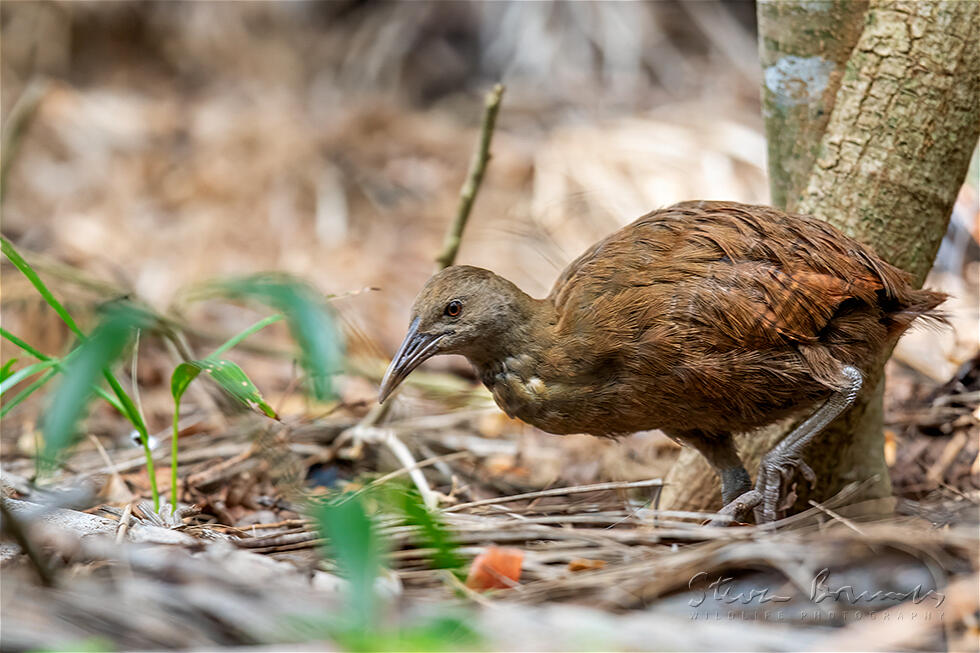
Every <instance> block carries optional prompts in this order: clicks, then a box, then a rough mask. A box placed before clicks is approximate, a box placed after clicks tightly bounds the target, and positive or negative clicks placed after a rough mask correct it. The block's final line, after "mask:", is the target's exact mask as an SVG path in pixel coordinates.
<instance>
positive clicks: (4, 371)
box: [0, 358, 17, 383]
mask: <svg viewBox="0 0 980 653" xmlns="http://www.w3.org/2000/svg"><path fill="white" fill-rule="evenodd" d="M16 362H17V359H16V358H11V359H10V360H9V361H7V362H6V363H4V364H3V367H0V383H2V382H4V381H6V380H7V379H8V378H10V375H11V374H13V373H14V363H16Z"/></svg>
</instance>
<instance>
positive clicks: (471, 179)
mask: <svg viewBox="0 0 980 653" xmlns="http://www.w3.org/2000/svg"><path fill="white" fill-rule="evenodd" d="M503 95H504V86H503V84H496V85H494V87H493V88H492V89H491V90H490V92H489V93H487V95H486V98H485V99H484V111H483V123H482V125H481V127H480V142H479V145H478V147H477V150H476V152H474V153H473V158H472V159H471V160H470V170H469V173H468V174H467V175H466V181H465V182H464V183H463V187H462V188H461V189H460V191H459V207H458V208H457V209H456V217H455V218H454V219H453V222H452V224H451V225H450V226H449V231H447V232H446V238H445V240H444V241H443V243H442V251H441V252H439V255H438V256H436V265H437V266H438V268H437V270H442V269H444V268H448V267H449V266H450V265H452V264H453V263H454V262H455V261H456V253H457V252H459V245H460V243H461V242H462V238H463V230H464V229H465V228H466V222H467V221H468V220H469V217H470V211H471V210H472V209H473V202H475V201H476V195H477V193H478V192H479V191H480V184H481V183H482V182H483V173H484V172H486V169H487V162H488V161H489V160H490V141H491V140H492V139H493V129H494V126H495V125H496V122H497V113H498V112H499V111H500V101H501V99H502V98H503Z"/></svg>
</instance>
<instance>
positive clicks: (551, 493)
mask: <svg viewBox="0 0 980 653" xmlns="http://www.w3.org/2000/svg"><path fill="white" fill-rule="evenodd" d="M660 485H663V481H662V480H660V479H659V478H652V479H648V480H645V481H613V482H611V483H593V484H592V485H578V486H576V487H556V488H551V489H549V490H538V491H537V492H525V493H524V494H514V495H511V496H506V497H493V498H490V499H481V500H479V501H470V502H469V503H460V504H457V505H455V506H450V507H448V508H446V509H445V511H444V512H456V511H458V510H463V509H464V508H476V507H478V506H490V505H493V504H497V503H507V502H510V501H522V500H525V499H538V498H541V497H560V496H565V495H566V494H579V493H582V492H601V491H603V490H626V489H630V488H637V487H657V486H660Z"/></svg>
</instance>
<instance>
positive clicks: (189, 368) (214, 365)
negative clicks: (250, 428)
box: [170, 358, 278, 419]
mask: <svg viewBox="0 0 980 653" xmlns="http://www.w3.org/2000/svg"><path fill="white" fill-rule="evenodd" d="M202 372H203V373H205V374H207V375H208V376H209V377H211V378H212V379H213V380H214V382H215V383H217V384H218V386H220V387H221V389H222V390H224V391H225V392H227V393H228V394H230V395H231V396H232V397H234V398H235V399H237V400H239V401H240V402H242V403H243V404H245V405H246V406H249V407H250V408H258V409H259V410H261V411H262V412H263V413H265V414H266V415H267V416H269V417H271V418H272V419H278V416H277V415H276V411H274V410H273V409H272V406H270V405H269V404H268V403H266V401H265V399H264V398H263V397H262V394H261V393H260V392H259V389H258V388H257V387H255V384H254V383H252V380H251V379H250V378H248V375H246V374H245V372H244V370H242V368H240V367H239V366H238V365H236V364H235V363H232V362H231V361H229V360H220V359H213V358H205V359H202V360H198V361H186V362H183V363H181V364H180V365H178V366H177V368H176V369H175V370H174V373H173V374H172V375H171V377H170V394H171V395H173V398H174V401H175V402H178V403H179V402H180V398H181V397H182V396H183V395H184V392H185V391H186V390H187V386H189V385H190V384H191V381H193V380H194V379H196V378H197V376H198V375H199V374H201V373H202Z"/></svg>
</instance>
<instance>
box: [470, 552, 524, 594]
mask: <svg viewBox="0 0 980 653" xmlns="http://www.w3.org/2000/svg"><path fill="white" fill-rule="evenodd" d="M523 564H524V552H523V551H521V550H520V549H510V548H506V547H497V546H491V547H488V548H487V550H486V551H484V552H483V553H481V554H480V555H478V556H477V557H476V559H475V560H474V561H473V564H472V565H471V566H470V573H469V576H467V577H466V586H467V587H469V588H470V589H472V590H476V591H477V592H483V591H486V590H496V589H507V588H508V587H514V586H515V585H517V582H518V581H519V580H520V579H521V565H523Z"/></svg>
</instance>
